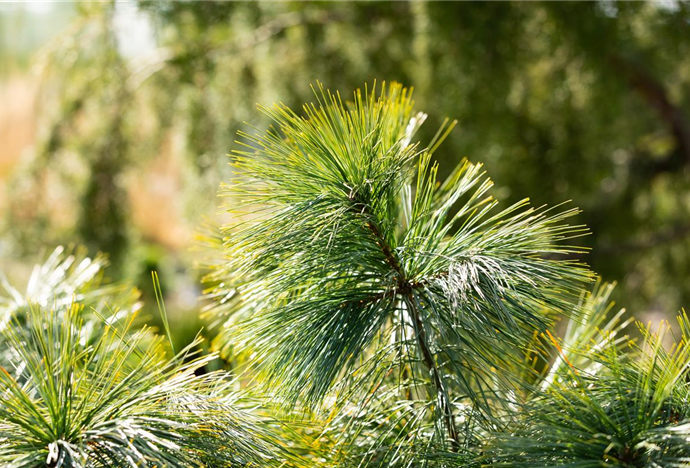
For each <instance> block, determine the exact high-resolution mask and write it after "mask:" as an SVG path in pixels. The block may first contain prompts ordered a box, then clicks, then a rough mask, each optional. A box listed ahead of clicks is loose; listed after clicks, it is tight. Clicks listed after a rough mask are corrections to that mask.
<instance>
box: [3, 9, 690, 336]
mask: <svg viewBox="0 0 690 468" xmlns="http://www.w3.org/2000/svg"><path fill="white" fill-rule="evenodd" d="M688 57H690V5H689V4H687V3H683V2H675V1H667V2H654V3H652V2H648V3H647V2H634V3H624V2H612V1H606V2H591V3H570V2H564V3H555V2H554V3H539V2H521V3H518V2H510V3H508V2H506V3H502V2H489V3H474V2H458V3H452V2H357V3H355V2H333V3H329V2H261V3H249V2H247V3H245V2H227V3H224V2H211V1H206V2H144V1H142V2H120V1H118V2H82V3H62V2H61V3H43V4H37V3H28V2H27V3H1V4H0V103H1V105H0V139H1V140H2V145H0V210H1V211H0V261H2V263H3V267H4V268H3V269H4V270H5V271H6V272H8V273H12V274H14V275H17V276H21V275H24V274H25V273H24V270H23V267H22V265H26V264H28V263H29V262H30V261H34V260H36V259H37V257H38V256H40V255H41V254H42V252H47V251H49V249H50V248H51V247H52V246H54V245H56V244H69V243H79V244H84V245H85V246H86V247H87V248H88V249H89V251H90V252H91V253H92V254H95V253H96V252H98V251H102V252H105V253H107V254H108V256H109V258H110V261H111V263H112V267H111V268H110V269H109V274H110V275H112V276H114V277H116V278H118V279H121V278H128V279H130V280H131V281H133V282H134V283H135V284H138V285H139V287H140V288H141V289H142V290H143V291H144V295H145V297H146V295H147V294H148V295H149V296H150V297H152V294H153V293H152V288H151V286H150V285H151V281H150V271H152V270H157V271H159V272H160V274H161V278H162V280H163V286H164V288H165V292H166V299H167V303H168V310H169V311H170V313H171V315H172V319H173V320H177V321H178V326H177V327H175V328H176V329H178V330H189V335H190V337H191V336H192V335H193V334H194V333H195V330H196V329H197V325H198V322H197V320H198V319H197V314H196V313H192V311H195V310H198V308H199V305H198V303H197V302H196V298H197V296H198V295H199V293H200V291H199V286H198V284H199V282H198V279H199V276H200V275H201V273H200V272H199V271H198V270H195V269H194V268H193V267H192V265H193V262H194V258H195V254H194V253H193V252H191V253H190V250H189V249H190V246H191V245H192V244H193V237H194V232H195V230H196V229H197V228H198V227H199V225H200V224H201V223H202V222H203V221H204V219H206V218H214V217H215V216H216V215H215V213H216V206H217V204H218V200H217V198H216V195H215V193H216V190H217V187H218V184H219V183H220V182H221V181H222V180H227V179H229V178H230V177H231V174H230V171H229V168H228V166H227V162H228V159H227V156H226V155H227V153H229V152H230V151H231V149H232V148H233V147H235V143H234V140H235V138H236V131H237V130H238V129H241V128H244V129H247V127H246V125H245V124H244V123H243V122H250V123H251V124H252V125H254V126H256V127H259V128H261V127H262V126H263V125H265V124H266V122H265V121H264V120H263V117H262V116H261V115H260V114H259V113H257V112H256V111H255V106H256V104H257V103H259V104H262V105H270V104H272V103H273V102H276V101H282V102H284V103H285V104H287V105H289V106H294V107H298V106H300V105H301V103H303V102H308V101H311V100H312V99H313V94H312V91H311V89H310V85H311V84H313V83H315V81H316V80H320V81H322V82H323V83H324V84H325V85H326V86H327V87H329V88H330V89H333V90H340V92H341V93H342V94H343V95H344V96H345V97H349V96H350V93H351V92H352V91H353V90H354V89H355V88H357V87H360V86H362V85H363V84H365V83H372V82H373V80H378V81H379V82H381V81H383V80H386V81H392V80H397V81H400V82H402V83H403V84H405V85H409V86H414V88H415V96H416V101H417V107H418V108H419V109H420V110H423V111H425V112H428V113H429V120H428V122H427V124H426V125H425V126H424V127H423V128H422V132H421V134H422V138H423V140H424V141H428V140H429V139H430V138H431V137H432V136H433V134H434V133H435V131H436V129H437V128H438V126H439V125H440V123H441V122H442V120H443V119H444V118H445V117H449V118H451V119H457V120H458V121H459V125H458V128H457V129H456V130H455V131H454V132H453V133H452V134H451V136H450V138H449V139H448V140H447V141H446V142H445V143H444V145H442V146H441V148H440V149H439V150H438V152H437V153H436V156H437V157H438V158H439V159H440V160H441V171H442V172H444V173H445V174H447V173H448V172H450V170H451V169H452V168H453V167H454V166H455V165H456V164H457V163H458V162H459V161H460V160H461V159H462V158H464V157H468V158H469V159H470V160H472V161H477V162H484V163H486V168H487V170H488V172H489V174H490V175H491V176H492V178H493V179H494V180H495V182H496V185H497V187H498V192H497V193H498V194H499V195H500V197H501V198H503V199H505V200H506V201H516V200H519V199H521V198H523V197H526V196H529V197H530V198H531V199H532V201H533V203H535V204H536V205H541V204H545V203H548V204H550V205H553V204H556V203H559V202H561V201H565V200H572V204H574V205H575V206H578V207H581V208H582V209H583V210H584V211H583V213H582V214H581V215H580V216H579V219H578V222H581V223H583V224H587V225H588V226H589V227H590V228H591V230H592V235H590V236H588V237H585V238H582V239H579V240H577V242H579V243H581V244H583V245H586V246H588V247H591V248H592V252H591V253H590V254H588V255H587V256H586V258H585V260H586V261H587V262H588V263H589V264H590V265H591V266H592V267H593V268H594V269H595V270H596V271H597V272H598V273H600V274H601V275H602V276H603V277H604V279H606V280H609V281H613V280H617V281H619V283H620V285H619V288H618V290H617V292H616V294H617V299H618V302H619V304H621V305H623V306H626V307H629V308H632V309H633V310H634V311H635V312H636V313H638V314H640V315H641V314H647V316H648V317H649V318H653V317H656V318H658V317H663V316H670V315H671V314H674V313H675V312H676V310H678V309H680V308H681V307H683V306H686V307H687V306H688V305H690V281H688V279H690V216H689V214H690V190H689V189H690V61H689V60H688V59H687V58H688ZM6 265H11V267H12V269H11V270H10V269H8V268H6V267H5V266H6ZM148 302H149V303H150V304H155V300H152V299H149V301H148ZM180 324H182V325H184V324H187V325H189V327H184V326H180ZM188 338H189V337H184V336H183V337H180V338H179V339H180V340H187V339H188Z"/></svg>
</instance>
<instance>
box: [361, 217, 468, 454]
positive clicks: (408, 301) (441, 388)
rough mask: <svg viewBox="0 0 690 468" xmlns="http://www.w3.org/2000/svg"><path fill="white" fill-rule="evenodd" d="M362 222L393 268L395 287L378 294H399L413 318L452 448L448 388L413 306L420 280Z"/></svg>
mask: <svg viewBox="0 0 690 468" xmlns="http://www.w3.org/2000/svg"><path fill="white" fill-rule="evenodd" d="M366 226H367V229H369V231H371V233H372V234H373V235H374V237H375V238H376V243H377V244H378V246H379V247H380V248H381V251H382V252H383V254H384V257H385V259H386V263H387V264H388V265H389V266H390V267H391V268H392V269H393V271H394V272H395V275H396V277H397V278H396V283H397V286H396V288H395V289H394V290H392V291H391V292H390V293H388V292H387V293H384V294H383V295H379V296H381V297H384V295H388V294H390V295H391V297H393V296H402V298H403V302H404V303H405V305H406V308H407V310H408V312H409V313H410V316H411V318H412V321H413V326H414V330H415V336H416V340H417V346H418V347H419V351H420V354H421V356H422V361H423V362H424V365H425V366H426V367H427V369H428V370H429V373H430V374H431V377H432V380H433V383H434V388H435V390H436V397H437V399H438V403H439V407H440V409H441V412H442V413H443V421H444V423H445V426H446V430H447V431H448V436H449V437H450V439H451V446H452V449H453V451H457V450H458V449H459V447H460V437H459V434H458V430H457V428H456V426H455V416H454V415H453V409H452V407H451V402H450V397H449V396H448V391H447V389H446V385H445V382H444V381H443V376H442V374H441V371H440V370H439V368H438V366H437V364H436V360H435V358H434V355H433V353H432V352H431V348H430V346H429V343H428V339H427V334H426V330H425V327H424V321H423V319H422V316H421V314H420V311H419V307H418V306H417V299H416V297H415V294H414V290H415V289H417V288H419V287H421V286H422V283H420V282H410V281H409V280H408V279H407V278H406V276H405V274H404V271H403V268H402V266H401V265H400V262H399V260H398V258H397V257H396V255H395V254H394V253H393V251H392V249H391V247H390V246H389V245H388V243H387V242H386V240H385V238H384V236H383V235H382V233H381V230H380V229H379V228H378V226H377V225H376V224H375V223H374V222H372V221H368V222H367V223H366Z"/></svg>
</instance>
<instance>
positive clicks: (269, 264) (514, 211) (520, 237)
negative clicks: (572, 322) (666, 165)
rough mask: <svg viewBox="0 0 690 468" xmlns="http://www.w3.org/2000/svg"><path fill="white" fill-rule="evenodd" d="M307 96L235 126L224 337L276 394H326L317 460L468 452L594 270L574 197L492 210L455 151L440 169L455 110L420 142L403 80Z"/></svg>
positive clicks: (309, 403)
mask: <svg viewBox="0 0 690 468" xmlns="http://www.w3.org/2000/svg"><path fill="white" fill-rule="evenodd" d="M316 95H317V98H318V102H317V103H316V104H310V105H306V106H305V107H304V108H303V114H302V115H299V114H297V113H296V112H294V111H292V110H290V109H289V108H287V107H286V106H284V105H275V106H274V107H271V108H262V111H263V113H264V114H266V115H267V116H268V117H269V118H270V119H271V120H272V121H273V123H274V125H273V127H271V128H270V129H269V130H267V131H265V132H261V131H257V132H256V133H253V134H246V133H243V134H242V137H244V140H243V142H242V145H243V146H244V147H245V148H246V149H244V150H240V151H237V152H236V153H235V158H234V160H233V166H234V168H235V170H236V176H235V179H233V180H232V181H231V183H230V184H228V185H227V186H226V187H224V188H223V189H222V194H223V195H224V196H226V197H228V198H229V203H228V204H227V209H228V212H229V213H231V215H232V218H233V222H231V223H230V224H229V225H227V226H225V227H224V228H223V236H224V238H223V250H224V252H225V262H224V263H222V264H221V266H220V267H219V268H218V269H217V270H216V271H215V272H214V273H213V274H211V275H210V278H209V279H210V280H211V281H215V282H216V283H220V285H219V286H216V287H215V288H214V289H213V290H212V293H211V294H212V295H215V296H218V297H222V298H223V299H222V300H221V301H220V305H219V306H218V307H216V308H215V310H214V313H215V315H216V317H217V320H218V322H220V323H223V325H224V327H223V329H222V332H221V334H220V336H219V338H218V344H219V346H221V348H222V349H223V350H224V351H225V352H226V353H230V352H232V353H235V354H240V355H241V354H242V353H246V354H247V355H248V356H251V361H252V362H253V363H256V368H257V371H258V372H259V374H260V375H261V377H262V379H263V381H264V383H265V384H266V385H267V388H271V389H273V391H274V392H275V393H276V395H277V397H278V398H279V399H280V400H281V401H282V402H283V404H284V405H285V406H286V407H288V408H294V407H295V405H299V406H300V407H302V408H304V409H306V410H310V411H316V412H317V413H319V411H320V410H323V411H325V413H323V412H322V413H321V414H322V415H323V417H324V420H327V421H328V424H327V428H326V433H331V434H335V435H336V437H335V439H334V445H333V448H332V450H331V453H330V454H329V455H328V456H327V459H328V457H331V458H330V461H329V462H327V464H328V463H331V462H332V463H345V464H346V465H348V464H353V465H357V466H430V465H431V464H434V463H436V464H437V465H438V466H446V464H447V463H451V462H453V463H456V464H457V465H458V466H465V465H464V464H465V463H467V460H468V459H470V458H473V457H474V456H476V455H477V452H476V450H475V449H476V448H477V447H478V438H481V437H482V434H488V433H489V432H491V431H492V430H494V429H495V428H496V427H498V426H499V425H501V424H503V422H502V420H503V415H504V414H505V413H506V412H508V411H510V407H511V405H514V404H515V402H514V401H512V400H514V398H513V397H511V395H514V393H515V392H516V391H517V390H518V389H519V387H520V385H521V382H520V381H519V379H518V377H519V376H520V375H521V374H522V367H523V366H522V360H523V356H522V350H523V348H524V346H525V345H526V344H528V343H529V342H530V339H531V337H532V336H533V335H534V334H535V333H541V332H545V331H547V330H548V329H549V327H550V326H551V325H552V322H553V319H554V318H555V317H556V316H558V315H559V314H568V313H572V311H573V307H574V302H575V299H576V298H577V295H578V294H579V292H580V291H581V288H582V286H583V284H584V283H585V282H587V281H589V280H590V278H591V274H590V273H589V272H588V270H587V269H586V268H584V267H583V266H582V265H580V264H578V263H576V262H575V261H572V260H569V259H568V255H569V254H573V253H578V252H579V251H580V250H579V249H578V248H577V247H574V246H570V245H567V244H566V241H567V240H568V239H570V238H572V237H573V236H578V235H580V234H582V233H583V232H584V230H583V228H582V227H579V226H568V225H566V224H564V223H563V222H564V220H566V219H567V218H569V217H571V216H573V215H574V214H575V213H576V210H566V211H558V210H554V209H544V208H531V207H529V206H528V202H527V200H525V201H522V202H520V203H517V204H516V205H513V206H509V207H507V208H504V209H502V210H499V209H497V204H498V203H497V201H495V200H494V199H492V198H491V196H490V195H489V191H490V188H491V182H490V180H489V179H488V178H486V177H485V175H484V173H483V172H482V170H481V166H480V165H476V164H472V163H469V162H467V161H466V162H464V163H463V164H461V165H460V166H459V167H458V168H457V169H456V170H455V171H453V173H452V174H451V175H450V177H448V179H446V180H445V181H443V182H440V181H438V180H437V171H438V166H437V165H436V164H435V163H433V162H432V159H431V158H432V155H433V152H434V150H435V149H436V148H437V147H438V145H439V144H441V142H442V140H443V139H444V138H445V136H446V135H447V134H448V132H450V130H451V129H452V127H453V124H452V123H448V122H446V124H445V125H444V126H443V127H442V128H441V129H440V130H439V131H438V133H437V135H436V137H435V138H434V140H433V141H432V142H430V143H429V145H427V146H422V145H421V144H420V143H415V142H414V140H413V138H414V134H415V132H416V130H417V129H418V128H419V126H420V125H422V123H423V122H424V120H425V118H426V115H425V114H422V113H414V112H413V101H412V98H411V92H410V91H409V90H407V89H405V88H403V87H402V86H400V85H398V84H393V85H391V86H389V87H386V86H385V85H384V86H382V87H381V89H380V91H377V90H376V89H373V90H371V91H368V90H365V91H364V92H359V91H358V92H356V93H355V95H354V99H353V101H352V102H351V103H347V104H345V103H344V102H343V101H342V100H341V98H340V96H339V95H338V94H332V93H330V92H328V91H325V90H324V89H323V88H322V87H321V86H319V87H318V89H317V90H316ZM329 466H330V465H329ZM339 466H340V465H339ZM434 466H436V465H434Z"/></svg>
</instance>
